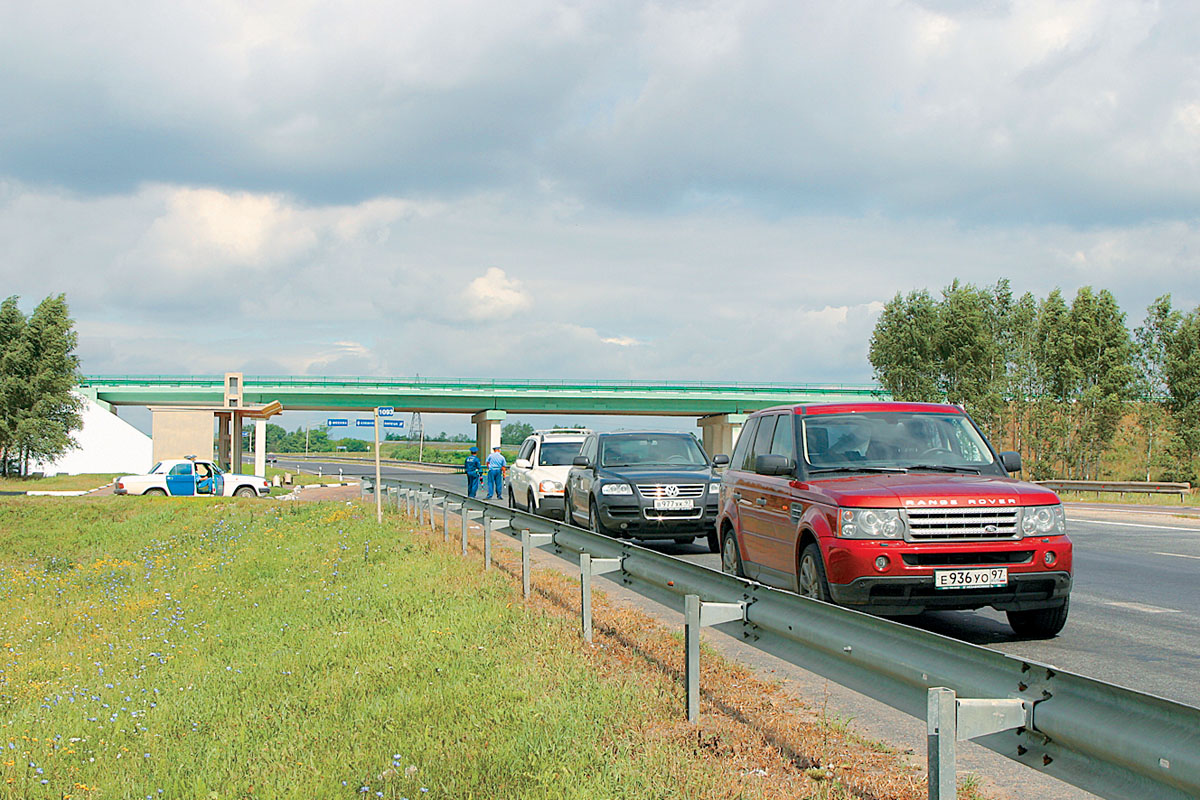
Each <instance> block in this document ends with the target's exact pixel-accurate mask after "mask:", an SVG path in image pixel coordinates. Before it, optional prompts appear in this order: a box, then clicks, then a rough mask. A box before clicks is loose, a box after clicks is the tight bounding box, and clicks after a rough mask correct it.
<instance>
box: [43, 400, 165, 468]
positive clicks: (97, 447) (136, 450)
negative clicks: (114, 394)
mask: <svg viewBox="0 0 1200 800" xmlns="http://www.w3.org/2000/svg"><path fill="white" fill-rule="evenodd" d="M81 399H82V400H83V404H84V405H83V411H82V417H83V427H82V428H80V429H79V430H77V431H75V433H74V437H75V441H76V442H77V443H78V447H76V448H74V449H72V450H69V451H67V452H66V453H65V454H63V455H62V456H60V457H59V458H58V459H56V460H55V461H53V462H49V463H46V464H37V465H35V466H34V467H33V469H34V470H35V471H40V472H44V473H45V474H46V475H59V474H65V475H82V474H95V473H119V474H122V475H128V474H140V473H143V472H146V471H147V470H149V469H150V467H152V466H154V462H153V460H152V459H153V457H154V456H153V444H152V442H151V439H150V437H149V436H147V435H146V434H144V433H142V432H141V431H139V430H138V429H137V428H135V427H133V426H132V425H130V424H129V423H128V422H126V421H125V420H123V419H121V418H120V417H118V416H117V415H116V414H114V413H112V412H111V411H108V410H106V409H105V408H104V407H103V406H101V405H99V404H97V403H96V402H95V401H94V400H90V399H88V398H86V397H82V398H81Z"/></svg>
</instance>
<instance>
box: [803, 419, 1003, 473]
mask: <svg viewBox="0 0 1200 800" xmlns="http://www.w3.org/2000/svg"><path fill="white" fill-rule="evenodd" d="M800 419H801V420H802V421H803V423H802V426H801V437H802V438H801V442H800V445H801V447H802V448H803V452H804V460H805V461H806V462H807V464H808V472H809V473H825V472H830V473H833V472H922V471H929V472H950V473H953V472H963V473H967V474H978V473H980V472H988V473H995V472H1000V473H1001V474H1003V471H1002V470H1000V468H999V467H998V466H997V465H996V463H995V459H994V458H993V457H992V451H991V448H989V447H988V445H987V443H986V442H985V441H984V439H983V436H982V435H980V433H979V431H978V430H976V428H975V426H974V425H973V424H972V423H971V421H970V420H969V419H968V418H967V417H966V416H964V415H962V414H938V413H932V414H931V413H915V412H906V411H880V412H869V413H859V414H828V415H826V414H814V415H811V416H803V417H801V418H800Z"/></svg>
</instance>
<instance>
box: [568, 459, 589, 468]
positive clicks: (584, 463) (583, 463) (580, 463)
mask: <svg viewBox="0 0 1200 800" xmlns="http://www.w3.org/2000/svg"><path fill="white" fill-rule="evenodd" d="M591 465H592V462H590V461H588V460H587V456H575V457H574V458H572V459H571V466H573V467H583V468H585V469H586V468H587V467H590V466H591Z"/></svg>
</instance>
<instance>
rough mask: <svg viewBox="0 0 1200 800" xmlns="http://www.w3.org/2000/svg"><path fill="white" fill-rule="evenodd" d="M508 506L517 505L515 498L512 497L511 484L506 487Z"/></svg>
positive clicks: (513, 506)
mask: <svg viewBox="0 0 1200 800" xmlns="http://www.w3.org/2000/svg"><path fill="white" fill-rule="evenodd" d="M508 507H509V508H516V507H517V498H515V497H513V490H512V487H511V486H509V487H508Z"/></svg>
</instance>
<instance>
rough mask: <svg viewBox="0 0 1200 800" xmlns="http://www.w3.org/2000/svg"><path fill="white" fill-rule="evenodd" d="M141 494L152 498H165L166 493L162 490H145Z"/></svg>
mask: <svg viewBox="0 0 1200 800" xmlns="http://www.w3.org/2000/svg"><path fill="white" fill-rule="evenodd" d="M142 494H144V495H148V496H153V497H165V496H166V494H167V493H166V490H164V489H147V490H146V491H144V492H142Z"/></svg>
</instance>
